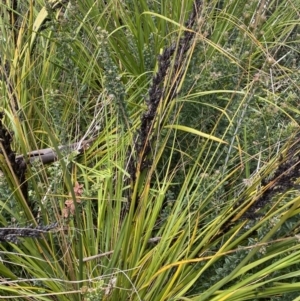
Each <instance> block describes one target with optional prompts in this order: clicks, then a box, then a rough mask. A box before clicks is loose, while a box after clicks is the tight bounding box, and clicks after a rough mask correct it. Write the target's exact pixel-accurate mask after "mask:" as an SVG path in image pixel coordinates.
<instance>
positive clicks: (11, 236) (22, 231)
mask: <svg viewBox="0 0 300 301" xmlns="http://www.w3.org/2000/svg"><path fill="white" fill-rule="evenodd" d="M56 227H57V223H53V224H50V225H47V226H41V225H39V226H37V227H35V228H33V227H32V226H29V227H26V228H18V227H8V228H0V241H2V242H3V241H6V242H12V243H14V244H17V243H18V242H19V237H31V238H41V235H42V234H43V233H46V232H49V231H50V230H52V229H54V228H56Z"/></svg>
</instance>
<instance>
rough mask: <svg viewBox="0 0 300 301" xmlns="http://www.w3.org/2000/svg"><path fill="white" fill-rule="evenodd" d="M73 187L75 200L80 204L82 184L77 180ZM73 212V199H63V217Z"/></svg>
mask: <svg viewBox="0 0 300 301" xmlns="http://www.w3.org/2000/svg"><path fill="white" fill-rule="evenodd" d="M73 189H74V194H75V196H76V202H77V203H78V204H80V203H81V200H80V197H81V196H82V193H83V184H79V183H78V182H76V183H75V186H74V187H73ZM71 195H72V194H71V193H69V196H71ZM77 197H78V198H77ZM74 214H75V204H74V201H73V199H68V200H66V201H65V208H64V209H63V210H62V216H63V217H64V218H68V217H69V216H70V215H74Z"/></svg>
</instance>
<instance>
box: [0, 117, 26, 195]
mask: <svg viewBox="0 0 300 301" xmlns="http://www.w3.org/2000/svg"><path fill="white" fill-rule="evenodd" d="M3 117H4V114H3V112H0V154H2V155H3V156H4V158H5V159H6V161H8V162H7V164H8V165H10V166H11V170H12V171H13V173H14V174H15V176H16V178H17V180H18V182H19V183H18V184H19V185H20V187H21V191H22V194H23V196H24V198H25V200H26V201H28V184H27V181H26V163H25V160H24V158H18V159H16V153H15V152H14V151H13V150H12V148H11V143H12V140H13V133H12V132H9V131H8V130H7V128H6V127H5V126H4V125H3V123H2V119H3Z"/></svg>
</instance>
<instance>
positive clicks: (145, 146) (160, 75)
mask: <svg viewBox="0 0 300 301" xmlns="http://www.w3.org/2000/svg"><path fill="white" fill-rule="evenodd" d="M201 4H202V2H201V1H200V0H196V1H195V2H194V4H193V10H192V12H191V14H190V16H189V18H188V20H187V21H186V22H185V27H186V29H187V30H186V31H185V32H184V34H183V37H182V38H180V40H179V42H174V43H172V44H171V45H170V46H169V47H167V48H165V49H164V51H163V53H162V54H161V55H159V57H158V71H157V73H156V74H155V75H154V76H153V78H152V84H151V86H150V88H149V91H148V98H147V99H146V104H147V107H148V108H147V111H146V112H145V113H143V115H142V116H141V126H140V129H139V131H138V137H137V139H136V142H135V150H136V158H137V162H134V164H133V163H129V164H128V166H129V173H130V175H131V178H132V180H135V177H136V172H137V171H139V170H143V169H144V168H147V167H149V166H151V163H150V161H149V159H146V157H147V156H148V155H149V153H150V150H151V133H152V131H153V124H154V121H155V116H156V113H157V109H158V106H159V103H160V101H161V99H165V100H166V102H170V101H171V100H173V99H174V98H175V97H176V95H177V93H178V91H177V90H178V86H179V83H180V81H181V79H182V76H183V74H184V68H183V69H182V66H183V65H184V59H185V55H186V53H187V51H188V50H189V48H190V46H191V42H192V41H193V38H194V36H195V31H194V30H193V27H194V26H195V24H196V21H197V17H198V13H199V11H200V8H201ZM172 58H173V66H172V70H171V74H170V75H169V76H170V77H171V78H174V79H175V80H174V81H173V82H172V83H171V84H170V86H167V87H166V86H164V83H165V82H166V81H165V78H166V76H167V74H168V70H169V69H170V66H171V62H172ZM131 160H133V158H132V159H131Z"/></svg>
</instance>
